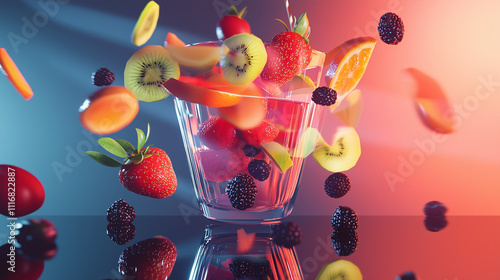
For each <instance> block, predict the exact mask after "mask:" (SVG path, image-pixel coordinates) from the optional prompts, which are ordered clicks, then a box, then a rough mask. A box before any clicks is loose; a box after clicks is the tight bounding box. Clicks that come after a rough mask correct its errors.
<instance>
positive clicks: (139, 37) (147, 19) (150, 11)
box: [132, 1, 160, 46]
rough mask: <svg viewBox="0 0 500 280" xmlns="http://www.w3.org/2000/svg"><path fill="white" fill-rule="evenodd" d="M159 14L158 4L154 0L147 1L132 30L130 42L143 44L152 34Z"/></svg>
mask: <svg viewBox="0 0 500 280" xmlns="http://www.w3.org/2000/svg"><path fill="white" fill-rule="evenodd" d="M159 16H160V6H159V5H158V4H157V3H156V2H155V1H149V2H148V4H146V6H145V7H144V9H143V10H142V12H141V15H140V16H139V19H138V20H137V23H136V24H135V27H134V30H133V31H132V43H134V45H136V46H142V45H144V44H145V43H146V42H147V41H148V40H149V39H150V38H151V35H153V32H154V31H155V29H156V25H157V24H158V17H159Z"/></svg>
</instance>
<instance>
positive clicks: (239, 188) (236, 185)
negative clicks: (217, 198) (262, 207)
mask: <svg viewBox="0 0 500 280" xmlns="http://www.w3.org/2000/svg"><path fill="white" fill-rule="evenodd" d="M226 193H227V195H228V196H229V201H230V202H231V205H232V206H233V207H234V208H236V209H238V210H245V209H247V208H250V207H252V206H253V204H254V202H255V196H256V195H257V186H256V185H255V182H254V181H253V179H252V177H250V175H247V174H238V175H236V176H234V177H233V178H232V179H231V180H230V181H229V183H228V184H227V187H226Z"/></svg>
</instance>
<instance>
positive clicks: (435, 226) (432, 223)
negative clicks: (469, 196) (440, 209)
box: [424, 216, 448, 232]
mask: <svg viewBox="0 0 500 280" xmlns="http://www.w3.org/2000/svg"><path fill="white" fill-rule="evenodd" d="M424 225H425V228H426V229H427V230H428V231H431V232H437V231H440V230H443V229H444V228H445V227H446V226H447V225H448V220H447V219H446V217H445V216H427V217H425V220H424Z"/></svg>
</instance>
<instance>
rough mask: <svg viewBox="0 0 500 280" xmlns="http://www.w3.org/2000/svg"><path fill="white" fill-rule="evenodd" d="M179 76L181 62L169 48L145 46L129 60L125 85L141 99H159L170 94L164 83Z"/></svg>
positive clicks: (150, 100)
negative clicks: (163, 85)
mask: <svg viewBox="0 0 500 280" xmlns="http://www.w3.org/2000/svg"><path fill="white" fill-rule="evenodd" d="M179 76H180V70H179V64H178V63H177V62H176V61H175V60H174V59H173V58H172V56H171V55H170V53H169V52H168V50H166V49H165V48H164V47H162V46H157V45H150V46H145V47H143V48H142V49H140V50H138V51H137V52H135V53H134V54H133V55H132V57H130V59H129V60H128V61H127V64H126V66H125V73H124V79H125V87H127V88H128V89H130V90H131V91H132V92H133V93H134V94H135V96H136V97H137V99H139V100H141V101H146V102H153V101H158V100H162V99H165V98H166V97H167V96H168V92H167V91H166V90H165V88H163V87H162V84H163V83H164V82H165V81H166V80H168V79H169V78H176V79H177V78H179Z"/></svg>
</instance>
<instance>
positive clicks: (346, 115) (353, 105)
mask: <svg viewBox="0 0 500 280" xmlns="http://www.w3.org/2000/svg"><path fill="white" fill-rule="evenodd" d="M345 99H346V100H345V102H341V103H336V104H334V105H332V106H330V111H331V112H333V114H335V115H336V116H337V117H338V118H339V119H340V120H341V121H342V123H343V124H344V125H347V126H352V127H356V126H357V125H358V123H359V119H360V118H361V111H362V108H363V104H362V103H363V102H362V98H361V91H360V90H359V89H355V90H353V91H352V92H351V93H349V95H348V96H347V97H346V98H345ZM335 105H337V106H335Z"/></svg>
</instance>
